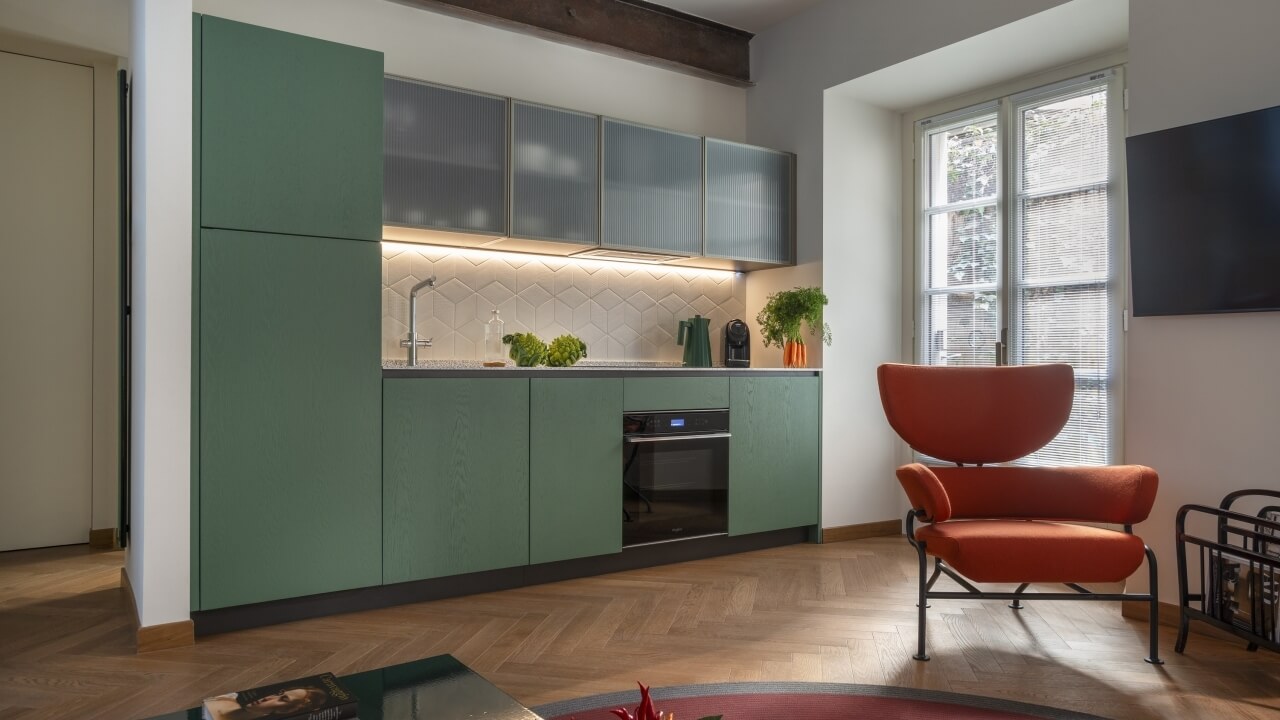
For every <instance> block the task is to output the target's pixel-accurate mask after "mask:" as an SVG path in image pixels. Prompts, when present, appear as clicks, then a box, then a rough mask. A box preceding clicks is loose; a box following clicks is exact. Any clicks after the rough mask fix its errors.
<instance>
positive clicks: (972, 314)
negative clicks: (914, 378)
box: [921, 291, 998, 365]
mask: <svg viewBox="0 0 1280 720" xmlns="http://www.w3.org/2000/svg"><path fill="white" fill-rule="evenodd" d="M925 302H926V303H927V306H926V310H925V312H926V316H925V333H924V335H923V340H924V347H923V350H924V353H923V357H922V358H921V361H922V362H924V363H927V364H929V365H994V364H995V363H996V353H995V343H996V335H997V332H996V327H997V318H998V308H997V307H996V294H995V292H994V291H992V292H981V293H940V294H937V295H931V296H928V297H927V298H926V299H925Z"/></svg>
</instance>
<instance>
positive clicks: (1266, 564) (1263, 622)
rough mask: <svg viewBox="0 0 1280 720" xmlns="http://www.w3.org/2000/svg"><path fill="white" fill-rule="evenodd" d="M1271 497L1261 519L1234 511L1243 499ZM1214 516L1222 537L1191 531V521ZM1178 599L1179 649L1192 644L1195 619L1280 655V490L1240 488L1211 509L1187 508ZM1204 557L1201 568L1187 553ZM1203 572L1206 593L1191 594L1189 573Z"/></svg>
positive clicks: (1181, 519) (1181, 526)
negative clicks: (1189, 633)
mask: <svg viewBox="0 0 1280 720" xmlns="http://www.w3.org/2000/svg"><path fill="white" fill-rule="evenodd" d="M1250 497H1251V498H1271V500H1264V503H1267V504H1266V505H1265V506H1264V507H1263V508H1262V509H1261V510H1259V511H1258V514H1257V515H1248V514H1245V513H1240V512H1234V511H1233V510H1232V509H1231V506H1232V505H1233V504H1234V503H1235V502H1236V501H1237V500H1239V499H1241V498H1250ZM1188 517H1191V518H1193V519H1195V518H1211V519H1212V521H1213V522H1214V524H1215V525H1216V528H1217V538H1216V539H1212V540H1210V539H1207V538H1203V537H1199V536H1197V535H1193V534H1191V533H1188V532H1187V529H1186V523H1187V518H1188ZM1176 532H1177V536H1176V537H1177V545H1178V600H1179V605H1180V607H1181V618H1180V622H1179V624H1178V642H1177V644H1176V645H1175V646H1174V650H1176V651H1177V652H1182V651H1183V649H1185V648H1186V646H1187V627H1188V625H1189V624H1190V622H1191V621H1192V620H1199V621H1201V622H1204V623H1208V624H1209V625H1212V626H1213V627H1216V628H1219V629H1221V630H1225V631H1227V632H1229V633H1231V634H1233V635H1236V636H1237V637H1239V638H1241V639H1243V640H1244V641H1245V642H1247V643H1249V645H1248V648H1249V650H1251V651H1252V650H1257V649H1258V648H1259V647H1264V648H1267V649H1268V650H1273V651H1276V652H1280V491H1276V490H1240V491H1238V492H1233V493H1231V494H1229V495H1227V496H1226V497H1224V498H1222V503H1221V504H1220V505H1219V506H1218V507H1216V508H1211V507H1208V506H1206V505H1183V506H1182V508H1181V509H1179V510H1178V523H1177V530H1176ZM1189 548H1190V552H1193V553H1195V554H1196V555H1197V556H1198V563H1197V565H1198V567H1191V566H1189V564H1188V560H1187V553H1188V549H1189ZM1190 572H1194V573H1198V574H1199V579H1200V591H1199V592H1196V593H1192V592H1190V591H1189V590H1188V588H1187V585H1188V580H1189V578H1188V573H1190Z"/></svg>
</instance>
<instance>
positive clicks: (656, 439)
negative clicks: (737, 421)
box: [623, 432, 733, 444]
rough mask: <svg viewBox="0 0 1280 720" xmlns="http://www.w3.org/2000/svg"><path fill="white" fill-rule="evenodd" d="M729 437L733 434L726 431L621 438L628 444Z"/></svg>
mask: <svg viewBox="0 0 1280 720" xmlns="http://www.w3.org/2000/svg"><path fill="white" fill-rule="evenodd" d="M731 437H733V435H731V434H730V433H727V432H718V433H705V434H702V435H628V436H626V437H625V438H623V442H626V443H628V444H634V443H658V442H677V441H679V440H720V439H723V438H731Z"/></svg>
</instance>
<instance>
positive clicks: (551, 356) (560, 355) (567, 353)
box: [547, 335, 587, 367]
mask: <svg viewBox="0 0 1280 720" xmlns="http://www.w3.org/2000/svg"><path fill="white" fill-rule="evenodd" d="M586 356H587V344H586V343H584V342H582V341H581V340H579V339H578V338H576V337H574V336H573V335H561V336H560V337H558V338H556V339H555V340H552V341H551V347H550V349H548V351H547V364H548V365H550V366H551V367H569V366H570V365H572V364H574V363H576V362H578V361H579V360H581V359H582V358H584V357H586Z"/></svg>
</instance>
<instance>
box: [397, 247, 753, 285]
mask: <svg viewBox="0 0 1280 720" xmlns="http://www.w3.org/2000/svg"><path fill="white" fill-rule="evenodd" d="M382 245H383V246H384V247H390V248H394V249H396V250H400V251H402V252H403V251H408V250H426V251H430V252H433V253H439V254H441V255H453V256H455V257H465V258H470V259H473V260H494V259H507V260H518V261H520V262H526V263H528V262H536V263H541V264H543V265H546V266H548V267H551V268H558V267H564V266H566V265H577V266H578V267H584V268H591V269H597V270H598V269H609V268H614V269H616V268H617V267H618V266H619V265H625V266H627V267H631V268H634V269H636V270H647V271H649V272H650V273H653V274H658V273H662V274H667V273H675V274H677V275H683V276H685V277H714V278H728V277H733V276H734V275H737V274H739V273H738V272H737V271H735V270H712V269H709V268H693V267H685V266H683V265H663V264H655V263H638V262H627V261H626V260H598V259H593V258H579V257H573V256H567V257H566V256H561V255H535V254H533V253H517V252H503V251H501V250H485V249H481V248H459V247H449V246H446V245H426V244H418V243H402V242H393V241H390V240H383V241H382Z"/></svg>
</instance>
